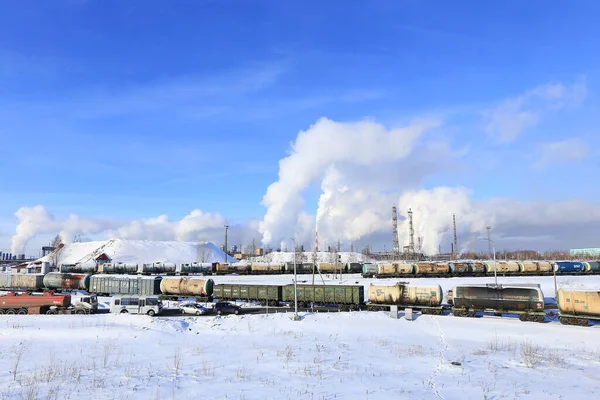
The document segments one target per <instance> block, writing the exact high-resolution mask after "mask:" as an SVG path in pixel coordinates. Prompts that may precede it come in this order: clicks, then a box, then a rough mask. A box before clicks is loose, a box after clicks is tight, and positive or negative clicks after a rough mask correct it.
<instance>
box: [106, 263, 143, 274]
mask: <svg viewBox="0 0 600 400" xmlns="http://www.w3.org/2000/svg"><path fill="white" fill-rule="evenodd" d="M98 272H102V273H103V274H135V273H137V272H138V265H137V264H126V263H105V264H100V266H99V268H98Z"/></svg>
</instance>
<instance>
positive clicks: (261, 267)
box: [249, 262, 284, 275]
mask: <svg viewBox="0 0 600 400" xmlns="http://www.w3.org/2000/svg"><path fill="white" fill-rule="evenodd" d="M249 268H250V272H251V273H252V274H253V275H272V274H281V273H283V271H284V266H283V265H282V264H278V263H268V262H266V263H265V262H255V263H252V264H250V266H249Z"/></svg>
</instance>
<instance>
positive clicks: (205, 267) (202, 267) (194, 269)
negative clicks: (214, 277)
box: [177, 262, 216, 275]
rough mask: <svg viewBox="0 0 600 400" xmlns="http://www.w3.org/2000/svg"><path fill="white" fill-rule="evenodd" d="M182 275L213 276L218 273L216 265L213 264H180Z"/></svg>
mask: <svg viewBox="0 0 600 400" xmlns="http://www.w3.org/2000/svg"><path fill="white" fill-rule="evenodd" d="M177 272H179V273H180V274H182V275H184V274H204V275H207V274H212V273H213V272H216V264H213V263H201V262H192V263H187V264H180V265H179V269H178V271H177Z"/></svg>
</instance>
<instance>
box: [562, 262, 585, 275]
mask: <svg viewBox="0 0 600 400" xmlns="http://www.w3.org/2000/svg"><path fill="white" fill-rule="evenodd" d="M554 270H555V271H556V272H559V273H563V274H566V273H578V272H584V271H585V267H584V265H583V263H582V262H580V261H556V262H555V263H554Z"/></svg>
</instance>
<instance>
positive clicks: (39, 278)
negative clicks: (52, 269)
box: [0, 273, 44, 291]
mask: <svg viewBox="0 0 600 400" xmlns="http://www.w3.org/2000/svg"><path fill="white" fill-rule="evenodd" d="M43 287H44V275H42V274H11V273H3V274H0V290H2V289H9V290H17V289H21V290H25V291H35V290H40V289H42V288H43Z"/></svg>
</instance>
